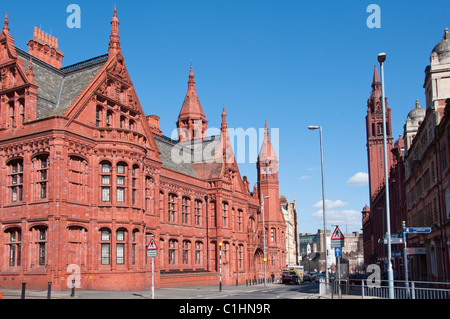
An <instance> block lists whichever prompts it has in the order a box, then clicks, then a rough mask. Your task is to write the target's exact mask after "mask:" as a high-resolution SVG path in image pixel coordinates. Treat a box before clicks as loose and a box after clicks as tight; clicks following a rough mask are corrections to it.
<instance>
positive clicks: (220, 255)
mask: <svg viewBox="0 0 450 319" xmlns="http://www.w3.org/2000/svg"><path fill="white" fill-rule="evenodd" d="M222 245H223V244H222V243H219V291H222Z"/></svg>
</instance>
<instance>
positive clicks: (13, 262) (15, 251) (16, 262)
mask: <svg viewBox="0 0 450 319" xmlns="http://www.w3.org/2000/svg"><path fill="white" fill-rule="evenodd" d="M6 233H7V235H8V237H9V238H8V239H9V241H8V242H7V244H6V245H7V246H8V251H9V267H18V266H20V261H21V254H22V233H21V231H20V229H19V228H13V229H9V230H7V231H6Z"/></svg>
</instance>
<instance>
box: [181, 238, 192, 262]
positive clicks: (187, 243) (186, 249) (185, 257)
mask: <svg viewBox="0 0 450 319" xmlns="http://www.w3.org/2000/svg"><path fill="white" fill-rule="evenodd" d="M190 250H191V242H190V241H189V240H183V265H189V253H190Z"/></svg>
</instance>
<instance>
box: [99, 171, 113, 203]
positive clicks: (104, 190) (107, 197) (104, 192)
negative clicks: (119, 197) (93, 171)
mask: <svg viewBox="0 0 450 319" xmlns="http://www.w3.org/2000/svg"><path fill="white" fill-rule="evenodd" d="M100 166H101V172H102V175H101V185H102V186H101V197H102V202H110V201H111V173H112V170H111V163H109V162H102V163H101V164H100Z"/></svg>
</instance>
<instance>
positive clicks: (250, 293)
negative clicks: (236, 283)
mask: <svg viewBox="0 0 450 319" xmlns="http://www.w3.org/2000/svg"><path fill="white" fill-rule="evenodd" d="M210 298H211V299H318V298H319V284H317V283H305V284H302V285H271V286H267V287H264V288H262V287H258V288H257V289H254V290H252V289H250V290H237V291H230V292H229V293H227V294H226V295H219V296H217V295H216V296H211V297H210ZM205 299H209V298H205Z"/></svg>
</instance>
